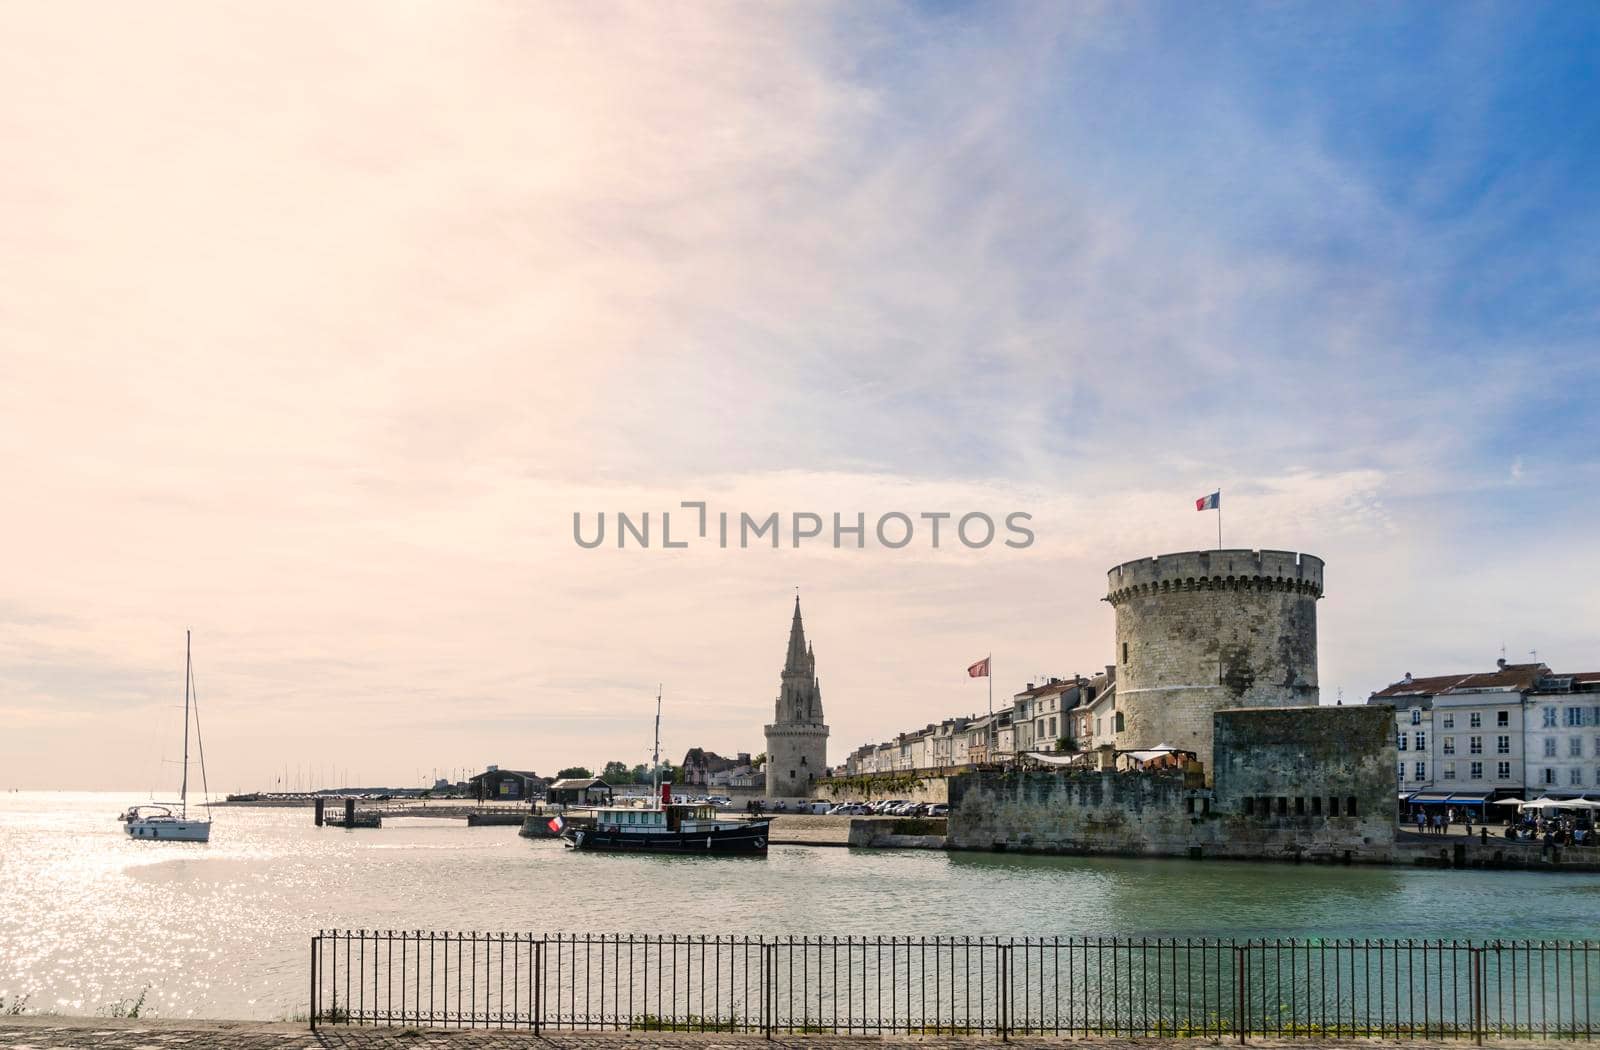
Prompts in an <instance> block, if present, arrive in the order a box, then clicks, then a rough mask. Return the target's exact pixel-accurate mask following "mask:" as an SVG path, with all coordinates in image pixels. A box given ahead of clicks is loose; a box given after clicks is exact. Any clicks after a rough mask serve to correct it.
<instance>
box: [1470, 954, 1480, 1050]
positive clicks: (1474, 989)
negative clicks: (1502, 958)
mask: <svg viewBox="0 0 1600 1050" xmlns="http://www.w3.org/2000/svg"><path fill="white" fill-rule="evenodd" d="M1467 953H1468V962H1469V963H1470V965H1469V966H1468V967H1467V981H1468V985H1469V995H1470V997H1471V999H1472V1041H1473V1042H1474V1043H1475V1044H1477V1045H1478V1046H1482V1045H1483V949H1482V948H1479V947H1477V946H1475V945H1468V946H1467Z"/></svg>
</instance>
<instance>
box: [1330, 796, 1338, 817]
mask: <svg viewBox="0 0 1600 1050" xmlns="http://www.w3.org/2000/svg"><path fill="white" fill-rule="evenodd" d="M1338 815H1339V798H1338V796H1334V797H1333V798H1330V799H1329V800H1328V816H1330V817H1337V816H1338Z"/></svg>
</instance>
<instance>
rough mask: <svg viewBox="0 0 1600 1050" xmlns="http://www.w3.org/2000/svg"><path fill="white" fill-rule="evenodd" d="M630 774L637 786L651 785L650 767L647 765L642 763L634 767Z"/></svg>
mask: <svg viewBox="0 0 1600 1050" xmlns="http://www.w3.org/2000/svg"><path fill="white" fill-rule="evenodd" d="M630 772H631V773H632V774H633V782H634V783H635V784H648V783H650V767H649V766H647V765H645V764H644V763H643V762H640V763H639V764H638V765H636V766H634V767H633V769H632V770H631V771H630Z"/></svg>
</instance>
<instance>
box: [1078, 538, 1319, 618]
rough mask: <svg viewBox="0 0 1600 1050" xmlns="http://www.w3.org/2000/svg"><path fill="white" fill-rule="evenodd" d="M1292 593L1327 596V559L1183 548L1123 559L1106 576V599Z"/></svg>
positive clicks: (1288, 553) (1272, 552)
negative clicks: (1197, 593) (1188, 593)
mask: <svg viewBox="0 0 1600 1050" xmlns="http://www.w3.org/2000/svg"><path fill="white" fill-rule="evenodd" d="M1224 590H1226V591H1241V590H1254V591H1290V592H1294V593H1297V594H1306V595H1310V596H1311V597H1313V598H1321V597H1322V559H1321V558H1318V557H1316V556H1315V555H1311V554H1297V553H1295V552H1294V551H1275V550H1259V551H1253V550H1243V549H1241V550H1216V551H1184V552H1183V553H1181V554H1162V555H1158V556H1156V557H1154V558H1140V559H1138V560H1137V561H1128V562H1123V563H1122V564H1121V565H1118V566H1116V567H1114V568H1112V569H1111V570H1110V571H1109V572H1108V573H1107V574H1106V601H1108V602H1110V603H1111V604H1112V605H1117V604H1119V603H1121V602H1124V601H1127V600H1128V599H1130V598H1133V597H1138V596H1144V595H1154V594H1166V593H1172V592H1175V591H1178V592H1181V591H1224Z"/></svg>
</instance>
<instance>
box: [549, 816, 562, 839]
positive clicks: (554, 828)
mask: <svg viewBox="0 0 1600 1050" xmlns="http://www.w3.org/2000/svg"><path fill="white" fill-rule="evenodd" d="M545 826H546V827H548V828H549V829H550V833H551V834H552V835H559V834H561V829H562V828H564V827H566V826H567V822H566V821H564V820H562V819H561V818H560V817H559V816H555V817H551V818H550V819H549V820H548V821H546V822H545Z"/></svg>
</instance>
